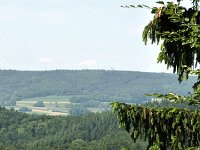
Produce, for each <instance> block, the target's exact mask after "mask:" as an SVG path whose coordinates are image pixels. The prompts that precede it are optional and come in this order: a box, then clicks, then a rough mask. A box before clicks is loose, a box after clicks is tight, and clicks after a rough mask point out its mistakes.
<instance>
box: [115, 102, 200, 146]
mask: <svg viewBox="0 0 200 150" xmlns="http://www.w3.org/2000/svg"><path fill="white" fill-rule="evenodd" d="M112 107H113V109H114V111H116V112H117V113H118V120H119V125H120V127H123V128H125V129H126V130H127V131H128V132H132V135H131V137H132V139H133V140H134V141H136V140H137V139H138V138H139V137H140V138H143V139H148V144H149V145H148V148H150V147H151V146H155V145H158V147H160V148H161V149H167V148H172V149H176V150H178V149H185V148H187V147H191V146H193V147H198V146H200V132H199V131H200V111H199V110H195V111H191V110H188V109H178V108H159V109H157V108H150V107H149V108H148V107H142V106H135V105H127V104H124V103H113V104H112Z"/></svg>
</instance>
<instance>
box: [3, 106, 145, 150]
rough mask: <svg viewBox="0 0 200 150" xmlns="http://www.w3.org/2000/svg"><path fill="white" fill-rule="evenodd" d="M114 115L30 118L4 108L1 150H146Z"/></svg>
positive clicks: (105, 113)
mask: <svg viewBox="0 0 200 150" xmlns="http://www.w3.org/2000/svg"><path fill="white" fill-rule="evenodd" d="M145 146H146V143H145V142H141V141H139V142H138V143H134V142H133V141H132V140H131V139H130V134H128V133H126V132H125V131H124V130H122V129H119V128H118V123H117V119H116V116H115V115H114V114H112V113H110V112H104V113H97V114H89V115H83V116H79V117H72V116H67V117H63V116H59V117H58V116H57V117H55V116H46V115H29V114H25V113H21V112H16V111H14V110H7V109H5V108H2V107H0V149H1V150H15V149H16V150H19V149H20V150H28V149H29V150H56V149H57V150H66V149H69V150H94V149H97V150H105V149H106V150H113V149H115V150H117V149H118V150H120V149H121V148H122V147H126V148H130V149H135V150H142V149H145Z"/></svg>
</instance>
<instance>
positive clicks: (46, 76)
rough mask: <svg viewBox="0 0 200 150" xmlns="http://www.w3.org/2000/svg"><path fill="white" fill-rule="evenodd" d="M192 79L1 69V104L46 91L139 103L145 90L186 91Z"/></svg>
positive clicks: (110, 73) (112, 72) (43, 94)
mask: <svg viewBox="0 0 200 150" xmlns="http://www.w3.org/2000/svg"><path fill="white" fill-rule="evenodd" d="M194 81H195V79H194V78H190V80H189V82H183V83H181V86H180V85H179V83H178V81H177V76H176V75H172V74H166V73H146V72H131V71H105V70H55V71H14V70H0V105H4V106H6V105H15V102H16V100H21V99H23V98H32V97H42V96H49V95H58V96H65V95H71V96H75V97H76V96H77V95H79V96H81V98H85V99H92V100H97V101H105V102H110V101H116V100H119V101H124V102H133V103H141V102H144V101H147V100H149V98H146V97H145V96H144V94H147V93H154V92H159V93H167V92H171V91H175V92H176V93H179V94H184V95H185V94H187V92H189V91H188V89H191V86H192V84H193V83H194ZM73 98H74V97H73Z"/></svg>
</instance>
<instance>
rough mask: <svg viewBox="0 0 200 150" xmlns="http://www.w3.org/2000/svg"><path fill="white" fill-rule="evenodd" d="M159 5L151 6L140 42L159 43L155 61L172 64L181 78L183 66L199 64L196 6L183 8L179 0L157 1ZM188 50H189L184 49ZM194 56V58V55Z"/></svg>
mask: <svg viewBox="0 0 200 150" xmlns="http://www.w3.org/2000/svg"><path fill="white" fill-rule="evenodd" d="M158 3H159V4H163V6H162V7H154V8H152V14H154V18H153V20H152V21H150V23H149V24H148V25H147V26H146V27H145V28H144V31H143V41H144V42H145V44H146V43H147V40H148V39H150V40H151V43H152V44H153V43H159V42H160V41H162V44H161V52H160V54H159V56H158V62H163V61H164V63H165V64H166V65H167V68H169V67H172V68H173V69H174V73H175V72H177V73H178V74H179V80H180V81H181V80H182V75H183V71H184V70H183V68H182V67H183V66H184V65H186V66H187V67H197V63H200V58H199V55H200V53H199V49H200V40H199V35H200V30H199V29H200V25H199V24H200V15H199V11H198V7H197V6H196V5H194V6H192V7H191V8H189V9H187V8H186V7H183V6H181V5H180V3H178V4H177V3H173V2H168V3H167V4H165V3H164V2H161V1H160V2H158ZM188 50H190V52H188ZM196 56H197V57H196Z"/></svg>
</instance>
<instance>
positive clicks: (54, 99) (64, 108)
mask: <svg viewBox="0 0 200 150" xmlns="http://www.w3.org/2000/svg"><path fill="white" fill-rule="evenodd" d="M77 97H78V96H77ZM38 101H42V102H43V104H44V107H36V106H34V104H36V103H37V102H38ZM92 102H93V103H98V104H97V105H96V106H92V107H91V106H88V104H91V103H92ZM108 105H109V103H105V102H95V101H91V102H88V101H86V102H81V103H77V102H73V101H72V100H70V96H46V97H35V98H25V99H22V100H19V101H16V106H15V110H19V111H21V109H22V108H27V109H29V110H31V111H25V112H27V113H31V114H46V115H69V110H70V109H72V108H74V107H81V108H85V109H87V110H89V111H90V112H94V113H96V112H102V111H105V107H106V106H108Z"/></svg>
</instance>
